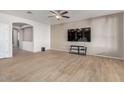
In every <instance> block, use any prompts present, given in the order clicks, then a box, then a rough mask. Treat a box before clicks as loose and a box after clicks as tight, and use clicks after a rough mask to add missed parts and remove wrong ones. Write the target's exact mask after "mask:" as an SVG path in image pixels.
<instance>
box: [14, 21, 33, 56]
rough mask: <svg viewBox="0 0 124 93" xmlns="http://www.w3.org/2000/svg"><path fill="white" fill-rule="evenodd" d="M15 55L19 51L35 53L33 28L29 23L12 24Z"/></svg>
mask: <svg viewBox="0 0 124 93" xmlns="http://www.w3.org/2000/svg"><path fill="white" fill-rule="evenodd" d="M12 45H13V55H16V53H18V52H19V51H24V50H25V51H33V26H32V25H30V24H27V23H21V22H15V23H13V24H12Z"/></svg>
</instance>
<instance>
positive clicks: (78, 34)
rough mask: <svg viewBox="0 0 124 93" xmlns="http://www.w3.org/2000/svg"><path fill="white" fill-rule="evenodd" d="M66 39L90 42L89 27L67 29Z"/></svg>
mask: <svg viewBox="0 0 124 93" xmlns="http://www.w3.org/2000/svg"><path fill="white" fill-rule="evenodd" d="M68 41H76V42H91V28H90V27H87V28H80V29H68Z"/></svg>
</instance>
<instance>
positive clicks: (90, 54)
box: [50, 48, 124, 60]
mask: <svg viewBox="0 0 124 93" xmlns="http://www.w3.org/2000/svg"><path fill="white" fill-rule="evenodd" d="M50 50H56V51H63V52H69V51H67V50H62V49H53V48H51V49H50ZM87 55H91V56H98V57H105V58H113V59H119V60H124V58H119V57H112V56H104V55H94V54H87Z"/></svg>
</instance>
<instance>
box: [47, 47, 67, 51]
mask: <svg viewBox="0 0 124 93" xmlns="http://www.w3.org/2000/svg"><path fill="white" fill-rule="evenodd" d="M49 50H56V51H63V52H69V51H67V50H62V49H53V48H51V49H49Z"/></svg>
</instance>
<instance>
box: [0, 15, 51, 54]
mask: <svg viewBox="0 0 124 93" xmlns="http://www.w3.org/2000/svg"><path fill="white" fill-rule="evenodd" d="M0 22H4V23H7V24H9V25H10V26H11V28H10V29H11V34H10V38H11V39H10V42H11V43H10V48H11V49H10V51H9V52H10V54H12V23H16V22H22V23H27V24H30V25H32V26H33V28H34V29H33V39H34V43H33V52H38V51H40V48H41V47H42V46H45V47H46V48H47V49H49V48H50V25H48V24H42V23H38V22H35V21H32V20H28V19H24V18H19V17H15V16H11V15H7V14H3V13H0Z"/></svg>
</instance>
